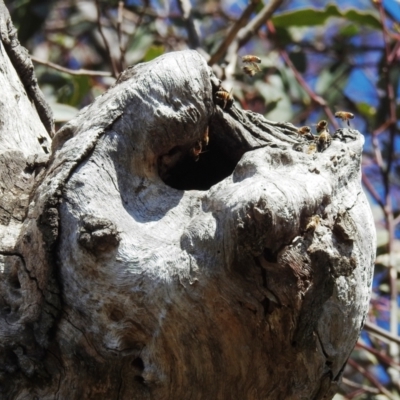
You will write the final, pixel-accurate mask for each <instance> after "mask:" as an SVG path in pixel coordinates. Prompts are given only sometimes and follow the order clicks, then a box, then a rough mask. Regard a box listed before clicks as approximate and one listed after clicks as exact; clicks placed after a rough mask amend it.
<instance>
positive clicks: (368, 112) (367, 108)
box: [357, 103, 376, 118]
mask: <svg viewBox="0 0 400 400" xmlns="http://www.w3.org/2000/svg"><path fill="white" fill-rule="evenodd" d="M357 110H358V112H359V113H360V114H361V115H363V116H364V117H366V118H372V117H374V116H375V114H376V108H375V107H373V106H371V104H368V103H357Z"/></svg>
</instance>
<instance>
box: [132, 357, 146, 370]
mask: <svg viewBox="0 0 400 400" xmlns="http://www.w3.org/2000/svg"><path fill="white" fill-rule="evenodd" d="M131 365H132V367H134V368H136V369H137V370H139V371H143V370H144V362H143V360H142V359H141V358H140V357H136V358H135V359H134V360H133V361H132V363H131Z"/></svg>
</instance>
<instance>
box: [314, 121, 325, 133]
mask: <svg viewBox="0 0 400 400" xmlns="http://www.w3.org/2000/svg"><path fill="white" fill-rule="evenodd" d="M327 128H328V121H325V120H324V119H323V120H321V121H319V122H318V124H317V128H316V129H317V133H321V132H322V131H323V130H324V129H327Z"/></svg>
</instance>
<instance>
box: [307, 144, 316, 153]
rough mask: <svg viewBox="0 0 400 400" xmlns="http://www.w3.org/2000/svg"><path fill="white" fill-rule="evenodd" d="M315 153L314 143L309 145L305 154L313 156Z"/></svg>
mask: <svg viewBox="0 0 400 400" xmlns="http://www.w3.org/2000/svg"><path fill="white" fill-rule="evenodd" d="M316 151H317V145H316V143H311V144H310V145H309V146H308V149H307V154H314V153H315V152H316Z"/></svg>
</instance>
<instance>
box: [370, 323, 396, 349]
mask: <svg viewBox="0 0 400 400" xmlns="http://www.w3.org/2000/svg"><path fill="white" fill-rule="evenodd" d="M364 329H365V330H366V331H367V332H370V333H372V334H374V335H377V336H382V337H384V338H385V339H388V340H389V341H391V342H393V343H397V344H399V345H400V336H397V335H392V334H391V333H390V332H389V331H386V330H385V329H382V328H379V326H377V325H375V324H373V323H371V322H369V321H367V322H366V323H365V325H364Z"/></svg>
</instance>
